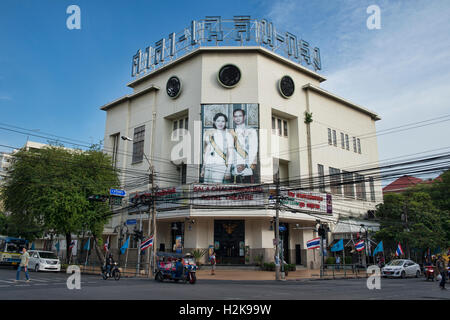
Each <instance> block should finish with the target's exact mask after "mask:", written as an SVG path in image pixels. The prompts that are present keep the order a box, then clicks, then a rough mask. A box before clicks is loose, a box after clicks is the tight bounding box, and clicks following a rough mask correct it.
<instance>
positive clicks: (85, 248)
mask: <svg viewBox="0 0 450 320" xmlns="http://www.w3.org/2000/svg"><path fill="white" fill-rule="evenodd" d="M90 249H91V238H88V241H87V242H86V244H85V245H84V250H87V251H89V250H90Z"/></svg>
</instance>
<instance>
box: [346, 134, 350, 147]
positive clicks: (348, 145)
mask: <svg viewBox="0 0 450 320" xmlns="http://www.w3.org/2000/svg"><path fill="white" fill-rule="evenodd" d="M345 149H347V150H350V144H349V142H348V134H346V135H345Z"/></svg>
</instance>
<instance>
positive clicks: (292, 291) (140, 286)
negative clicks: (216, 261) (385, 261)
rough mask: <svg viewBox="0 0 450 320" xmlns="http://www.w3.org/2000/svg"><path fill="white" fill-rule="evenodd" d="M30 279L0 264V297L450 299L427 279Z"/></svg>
mask: <svg viewBox="0 0 450 320" xmlns="http://www.w3.org/2000/svg"><path fill="white" fill-rule="evenodd" d="M29 274H30V278H31V281H30V282H25V275H24V273H23V272H22V274H21V280H20V281H19V282H14V279H15V276H16V271H15V270H14V269H12V268H5V267H2V268H0V300H223V301H226V300H322V299H327V300H330V299H331V300H354V299H362V300H417V299H418V300H450V290H441V289H440V288H439V286H438V283H437V282H427V281H425V280H424V278H422V277H421V278H417V279H416V278H408V279H381V289H379V290H369V289H368V288H367V285H366V284H367V279H341V280H302V281H284V282H277V281H272V280H271V281H227V280H199V281H197V283H196V284H194V285H191V284H184V283H175V282H169V281H167V282H166V281H165V282H162V283H160V282H157V281H155V280H152V279H143V278H121V279H120V280H119V281H115V280H113V279H108V280H103V279H102V278H101V277H100V275H81V288H80V289H72V290H70V289H68V287H67V279H68V277H69V276H70V275H69V274H65V273H48V272H39V273H36V272H30V273H29Z"/></svg>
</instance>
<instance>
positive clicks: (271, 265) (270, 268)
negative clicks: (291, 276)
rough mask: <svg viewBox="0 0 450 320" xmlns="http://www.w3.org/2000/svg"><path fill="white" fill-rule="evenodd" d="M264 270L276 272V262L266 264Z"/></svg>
mask: <svg viewBox="0 0 450 320" xmlns="http://www.w3.org/2000/svg"><path fill="white" fill-rule="evenodd" d="M263 270H265V271H275V263H274V262H264V265H263Z"/></svg>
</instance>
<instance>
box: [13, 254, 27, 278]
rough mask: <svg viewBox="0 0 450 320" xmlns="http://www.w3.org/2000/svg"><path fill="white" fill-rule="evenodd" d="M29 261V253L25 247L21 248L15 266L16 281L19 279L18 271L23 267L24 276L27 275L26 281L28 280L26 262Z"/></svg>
mask: <svg viewBox="0 0 450 320" xmlns="http://www.w3.org/2000/svg"><path fill="white" fill-rule="evenodd" d="M29 261H30V254H29V253H28V252H27V249H26V248H23V249H22V255H21V256H20V264H19V267H18V268H17V274H16V281H15V282H17V281H19V280H20V271H22V268H24V271H25V276H26V277H27V282H30V276H29V275H28V262H29Z"/></svg>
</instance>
